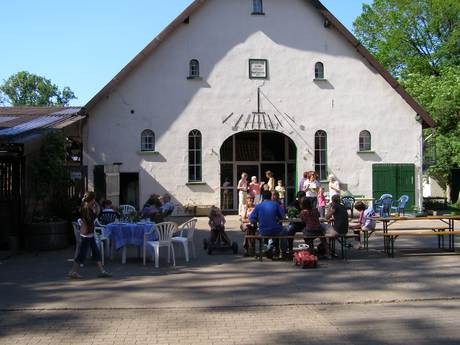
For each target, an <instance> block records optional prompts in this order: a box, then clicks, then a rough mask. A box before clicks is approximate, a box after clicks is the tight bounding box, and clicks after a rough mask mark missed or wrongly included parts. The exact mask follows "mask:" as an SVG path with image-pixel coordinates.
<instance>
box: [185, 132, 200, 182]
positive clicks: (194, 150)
mask: <svg viewBox="0 0 460 345" xmlns="http://www.w3.org/2000/svg"><path fill="white" fill-rule="evenodd" d="M188 180H189V182H199V181H201V133H200V131H199V130H197V129H194V130H193V131H191V132H190V133H189V134H188Z"/></svg>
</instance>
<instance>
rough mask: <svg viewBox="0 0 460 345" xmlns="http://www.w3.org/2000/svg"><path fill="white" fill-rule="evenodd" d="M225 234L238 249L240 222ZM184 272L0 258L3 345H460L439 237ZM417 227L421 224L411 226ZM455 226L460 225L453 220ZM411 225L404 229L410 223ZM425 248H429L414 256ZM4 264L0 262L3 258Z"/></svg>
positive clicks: (459, 274)
mask: <svg viewBox="0 0 460 345" xmlns="http://www.w3.org/2000/svg"><path fill="white" fill-rule="evenodd" d="M227 219H228V228H229V235H230V237H231V238H232V239H233V240H235V241H237V242H238V243H241V241H242V233H241V231H240V230H239V229H238V222H237V219H236V217H234V216H229V217H227ZM206 222H207V219H206V218H200V219H199V222H198V229H199V230H198V231H197V239H196V244H197V254H198V257H197V258H196V259H194V260H192V261H191V262H190V263H188V264H186V263H185V260H184V259H183V254H182V252H181V251H179V253H178V255H177V256H178V258H177V267H176V268H171V267H168V266H167V264H166V260H165V258H164V257H162V260H161V263H160V266H161V268H160V269H155V268H154V267H153V265H152V263H151V262H148V265H147V266H143V265H142V261H141V259H139V258H137V255H136V254H137V253H136V250H135V249H134V248H133V249H132V250H131V251H129V258H128V262H127V264H126V265H122V264H121V259H120V258H119V257H118V258H117V259H116V260H114V261H108V262H107V269H108V270H110V271H111V272H112V273H113V275H114V276H113V278H110V279H97V278H95V277H96V276H97V270H96V268H95V267H94V265H93V264H92V263H91V262H90V260H89V261H88V262H87V265H85V267H84V268H83V269H82V274H83V275H84V279H83V280H80V281H74V280H69V279H67V277H66V273H67V271H68V270H69V268H70V266H71V261H70V259H71V257H72V254H73V249H72V248H69V249H66V250H62V251H55V252H41V253H21V254H18V255H15V256H12V257H10V258H5V259H3V260H1V259H0V296H1V297H0V344H2V345H3V344H40V345H41V344H53V345H55V344H59V345H63V344H181V345H186V344H219V345H222V344H459V343H460V290H459V286H460V284H459V283H460V261H459V260H460V256H459V255H458V254H457V253H447V252H438V251H428V250H427V249H428V248H436V246H437V240H436V239H435V238H433V239H424V240H423V241H419V240H413V239H412V240H398V241H400V242H397V248H402V249H407V250H406V251H402V252H401V251H398V252H397V253H396V257H395V258H394V259H391V258H388V257H386V255H384V254H383V252H382V242H383V240H382V239H381V238H378V237H371V242H370V249H369V251H368V252H367V251H363V250H351V251H350V253H349V254H350V258H349V259H348V260H345V261H344V260H341V259H334V260H327V261H320V265H319V268H317V269H300V268H298V267H295V266H293V265H292V263H291V262H287V261H271V260H264V261H263V262H259V261H256V260H254V259H253V258H245V257H243V256H242V255H241V254H240V255H237V256H234V255H231V254H230V253H228V254H216V255H212V256H208V255H206V253H205V252H204V251H203V250H202V248H201V245H200V243H201V241H202V239H203V238H205V237H207V236H208V235H209V231H208V230H207V224H206ZM416 223H417V224H414V225H415V226H421V225H420V222H416ZM457 225H458V224H457ZM405 226H406V223H405ZM412 247H419V248H425V250H418V251H417V252H414V251H409V250H408V249H409V248H412ZM0 257H2V256H1V255H0Z"/></svg>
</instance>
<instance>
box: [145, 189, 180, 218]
mask: <svg viewBox="0 0 460 345" xmlns="http://www.w3.org/2000/svg"><path fill="white" fill-rule="evenodd" d="M173 211H174V204H173V203H172V202H171V196H170V195H169V194H164V195H162V196H160V195H158V194H152V195H150V197H149V199H148V200H147V202H146V203H145V204H144V206H143V207H142V210H141V212H140V214H141V217H142V218H144V219H146V218H149V219H150V220H152V221H154V222H155V223H161V222H163V221H164V220H165V218H166V217H167V216H169V215H171V213H172V212H173Z"/></svg>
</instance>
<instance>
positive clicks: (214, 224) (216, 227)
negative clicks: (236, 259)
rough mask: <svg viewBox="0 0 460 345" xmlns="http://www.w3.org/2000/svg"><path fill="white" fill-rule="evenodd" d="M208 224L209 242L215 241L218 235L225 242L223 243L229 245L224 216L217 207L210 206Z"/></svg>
mask: <svg viewBox="0 0 460 345" xmlns="http://www.w3.org/2000/svg"><path fill="white" fill-rule="evenodd" d="M208 224H209V227H210V228H211V243H213V244H214V243H216V240H217V236H218V235H220V237H221V239H222V240H223V241H224V242H225V244H227V245H229V246H230V245H231V242H230V239H229V238H228V236H227V234H226V233H225V217H224V215H223V214H222V211H221V210H220V209H219V208H218V207H216V206H213V207H211V212H210V213H209V223H208Z"/></svg>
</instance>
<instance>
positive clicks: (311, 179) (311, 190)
mask: <svg viewBox="0 0 460 345" xmlns="http://www.w3.org/2000/svg"><path fill="white" fill-rule="evenodd" d="M320 187H321V184H320V183H319V181H318V179H317V175H316V172H314V171H309V172H308V176H307V179H306V180H305V182H304V184H303V190H304V192H305V197H306V198H309V199H310V200H311V203H312V206H313V208H316V203H317V199H316V196H317V193H318V190H319V188H320Z"/></svg>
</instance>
